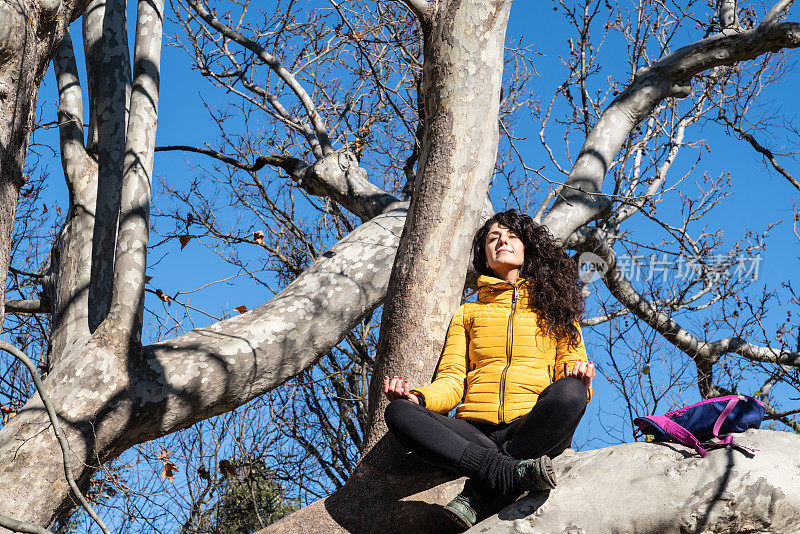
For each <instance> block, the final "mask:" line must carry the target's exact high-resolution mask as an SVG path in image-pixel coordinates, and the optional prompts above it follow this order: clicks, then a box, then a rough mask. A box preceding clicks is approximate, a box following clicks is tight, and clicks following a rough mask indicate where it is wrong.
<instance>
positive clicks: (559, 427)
mask: <svg viewBox="0 0 800 534" xmlns="http://www.w3.org/2000/svg"><path fill="white" fill-rule="evenodd" d="M584 411H586V387H585V386H584V385H583V382H581V381H580V380H578V379H577V378H574V377H565V378H562V379H560V380H557V381H556V382H554V383H552V384H550V385H549V386H548V387H547V388H545V389H544V391H542V393H541V394H540V395H539V400H538V401H537V402H536V404H535V405H534V407H533V409H532V410H531V411H530V412H529V413H528V414H527V415H524V416H522V417H518V418H516V419H514V420H513V421H511V422H510V423H500V424H496V425H495V424H490V423H489V424H481V423H470V422H469V421H465V420H464V419H453V418H451V417H447V416H444V415H441V414H438V413H436V412H432V411H431V410H428V409H427V408H424V407H423V406H420V405H418V404H414V403H413V402H410V401H408V400H405V399H397V400H394V401H392V402H390V403H389V405H388V406H387V407H386V424H387V426H388V427H389V430H390V431H391V432H392V434H393V435H394V436H395V437H396V438H397V440H398V441H399V442H400V443H402V444H403V445H404V446H405V447H406V448H408V449H409V450H410V451H411V452H413V453H414V454H416V455H417V456H419V457H420V458H422V459H423V460H425V461H427V462H430V463H432V464H435V465H437V466H439V467H443V468H445V469H450V470H454V471H456V472H458V473H459V474H461V475H465V476H470V475H471V473H469V472H465V471H467V470H465V469H464V468H463V465H461V464H462V463H463V462H461V460H462V457H463V456H464V451H465V450H466V449H467V448H468V446H469V444H474V445H473V446H472V447H471V448H474V446H475V445H478V446H480V447H483V448H486V449H490V450H493V451H495V452H499V453H501V454H502V455H504V456H506V457H510V458H511V459H514V460H524V459H527V458H538V457H539V456H542V455H544V454H546V455H548V456H550V457H551V458H552V457H555V456H558V455H559V454H561V453H562V452H563V451H564V449H566V448H567V447H569V446H570V444H571V443H572V435H573V434H574V433H575V428H576V427H577V426H578V423H579V422H580V420H581V417H582V416H583V413H584Z"/></svg>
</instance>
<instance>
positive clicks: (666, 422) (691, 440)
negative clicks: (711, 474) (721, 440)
mask: <svg viewBox="0 0 800 534" xmlns="http://www.w3.org/2000/svg"><path fill="white" fill-rule="evenodd" d="M647 419H649V420H650V421H652V422H653V423H655V424H656V425H658V426H659V427H660V428H661V429H663V430H664V433H665V434H667V435H668V436H669V437H671V438H672V439H674V440H675V441H677V442H678V443H681V444H682V445H686V446H687V447H693V448H694V450H695V451H696V452H697V454H699V455H700V456H701V457H703V458H705V457H706V454H708V451H707V450H706V449H705V448H704V445H705V446H709V445H710V446H711V447H709V448H713V445H714V444H713V443H700V441H698V439H697V438H696V437H695V436H694V434H692V433H691V432H689V431H688V430H686V429H685V428H684V427H682V426H681V425H679V424H678V423H676V422H675V421H673V420H672V419H670V418H669V417H667V416H665V415H650V416H648V417H647ZM729 437H730V436H729ZM722 446H724V445H722Z"/></svg>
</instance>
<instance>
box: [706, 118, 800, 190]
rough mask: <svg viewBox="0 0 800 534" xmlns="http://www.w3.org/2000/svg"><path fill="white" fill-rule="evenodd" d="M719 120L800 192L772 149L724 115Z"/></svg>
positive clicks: (799, 188)
mask: <svg viewBox="0 0 800 534" xmlns="http://www.w3.org/2000/svg"><path fill="white" fill-rule="evenodd" d="M719 118H720V119H722V120H723V121H724V122H725V124H727V125H728V126H729V127H730V128H731V130H733V131H734V132H736V133H737V134H739V138H740V139H744V140H745V141H747V142H748V143H750V146H752V147H753V148H754V149H755V150H756V152H759V153H761V154H763V155H764V157H765V158H766V159H767V161H769V162H770V164H771V165H772V167H773V168H774V169H775V170H776V171H778V172H779V173H780V174H782V175H783V177H784V178H786V179H787V180H788V181H789V183H790V184H792V185H793V186H794V187H795V189H798V190H800V183H798V182H797V180H796V179H795V178H794V176H792V175H791V174H789V171H787V170H786V169H784V168H783V167H781V166H780V164H779V163H778V160H777V159H775V155H774V154H773V153H772V151H771V150H770V149H768V148H766V147H764V146H763V145H761V143H759V142H758V141H756V138H755V137H753V135H752V134H750V133H748V132H746V131H744V130H743V129H742V128H741V127H739V126H737V125H736V124H734V123H733V122H731V121H730V120H729V119H728V117H726V116H725V115H724V114H723V113H720V115H719Z"/></svg>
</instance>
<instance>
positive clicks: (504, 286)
mask: <svg viewBox="0 0 800 534" xmlns="http://www.w3.org/2000/svg"><path fill="white" fill-rule="evenodd" d="M530 286H531V279H530V278H527V279H526V278H519V279H517V282H516V283H515V284H512V283H511V282H506V281H505V280H502V279H500V278H495V277H494V276H487V275H481V276H480V277H478V302H482V303H486V304H488V303H496V304H508V305H511V301H512V300H513V297H514V287H517V288H518V297H517V304H521V303H524V304H530V298H531V297H530ZM520 301H522V302H520Z"/></svg>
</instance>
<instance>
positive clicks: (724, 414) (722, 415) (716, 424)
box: [713, 397, 741, 438]
mask: <svg viewBox="0 0 800 534" xmlns="http://www.w3.org/2000/svg"><path fill="white" fill-rule="evenodd" d="M740 398H741V397H735V398H733V399H731V400H729V401H728V404H727V405H726V406H725V408H724V409H723V410H722V413H720V414H719V417H717V420H716V421H715V422H714V429H713V431H714V437H715V438H718V437H719V429H720V428H722V423H724V422H725V418H727V417H728V416H729V415H730V413H731V412H732V411H733V409H734V408H735V407H736V403H737V402H739V399H740Z"/></svg>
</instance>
